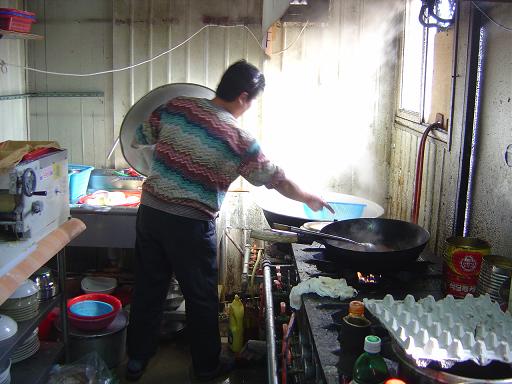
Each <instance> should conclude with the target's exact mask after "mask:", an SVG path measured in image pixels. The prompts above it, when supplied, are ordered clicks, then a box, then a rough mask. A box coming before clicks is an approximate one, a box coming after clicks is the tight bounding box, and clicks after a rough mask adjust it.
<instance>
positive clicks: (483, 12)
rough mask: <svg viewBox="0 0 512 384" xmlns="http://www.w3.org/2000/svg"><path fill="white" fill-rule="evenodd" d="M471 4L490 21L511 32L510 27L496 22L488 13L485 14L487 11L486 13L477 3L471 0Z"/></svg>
mask: <svg viewBox="0 0 512 384" xmlns="http://www.w3.org/2000/svg"><path fill="white" fill-rule="evenodd" d="M471 4H473V5H474V6H475V7H476V9H478V10H479V11H480V13H481V14H482V15H484V16H485V17H486V18H487V19H489V20H490V21H491V22H493V23H494V24H496V25H497V26H498V27H500V28H503V29H504V30H505V31H509V32H512V28H510V27H507V26H505V25H503V24H500V23H498V22H497V21H496V20H494V19H493V18H492V17H491V16H489V15H488V14H487V13H486V12H485V11H484V10H483V9H482V8H480V7H479V6H478V4H477V3H475V2H474V1H472V2H471Z"/></svg>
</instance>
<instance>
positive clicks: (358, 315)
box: [343, 300, 371, 328]
mask: <svg viewBox="0 0 512 384" xmlns="http://www.w3.org/2000/svg"><path fill="white" fill-rule="evenodd" d="M343 321H344V322H346V323H348V324H349V325H351V326H355V327H360V328H365V327H368V326H370V325H371V323H370V320H368V319H367V318H366V317H364V303H363V302H362V301H355V300H354V301H351V302H350V304H349V305H348V314H347V315H346V316H345V317H343Z"/></svg>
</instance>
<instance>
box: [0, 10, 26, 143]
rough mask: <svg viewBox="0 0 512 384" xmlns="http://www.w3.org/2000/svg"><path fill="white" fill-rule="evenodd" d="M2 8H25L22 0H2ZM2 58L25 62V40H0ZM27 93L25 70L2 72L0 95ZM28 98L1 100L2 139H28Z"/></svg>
mask: <svg viewBox="0 0 512 384" xmlns="http://www.w3.org/2000/svg"><path fill="white" fill-rule="evenodd" d="M0 7H2V8H16V9H24V8H23V1H21V0H0ZM0 59H1V60H4V61H5V62H7V63H10V64H15V65H24V64H25V40H22V39H6V38H4V39H2V40H0ZM24 93H25V72H24V71H22V70H19V69H16V68H13V67H11V68H9V72H8V73H2V72H0V96H4V95H20V94H24ZM26 108H27V104H26V99H25V98H23V97H20V98H16V99H12V100H0V141H4V140H26V138H27V136H28V135H27V120H26Z"/></svg>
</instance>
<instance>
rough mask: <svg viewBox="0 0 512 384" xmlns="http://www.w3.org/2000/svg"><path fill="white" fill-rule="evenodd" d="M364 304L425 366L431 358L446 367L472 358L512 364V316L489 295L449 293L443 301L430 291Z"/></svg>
mask: <svg viewBox="0 0 512 384" xmlns="http://www.w3.org/2000/svg"><path fill="white" fill-rule="evenodd" d="M364 303H365V307H366V308H367V309H368V310H369V311H370V312H371V313H372V314H373V315H374V316H375V317H376V318H378V319H379V321H380V322H381V323H382V325H383V326H384V327H385V328H386V329H387V330H388V331H389V333H390V335H391V336H392V337H393V338H394V339H395V341H396V342H397V343H398V344H399V345H400V346H401V347H402V348H403V350H404V351H405V352H406V353H407V354H408V355H409V356H411V357H412V358H413V359H414V360H416V364H417V365H418V366H420V367H426V366H427V365H428V364H429V363H430V362H431V361H438V362H440V364H441V366H442V367H443V368H450V367H452V366H453V365H454V364H455V363H457V362H462V361H467V360H472V361H474V362H475V363H476V364H478V365H487V364H489V363H490V362H491V361H493V360H498V361H502V362H505V363H511V362H512V353H511V350H510V346H511V345H512V332H511V331H512V316H511V315H510V314H509V313H504V312H503V311H502V310H501V309H500V306H499V304H498V303H496V302H494V301H492V300H491V298H490V297H489V295H482V296H479V297H477V298H475V297H473V295H471V294H468V295H467V296H466V297H465V298H464V299H455V298H454V297H453V296H452V295H448V296H446V297H445V298H444V299H441V300H438V301H435V299H434V298H433V297H432V296H430V295H429V296H427V297H426V298H423V299H420V300H418V301H416V300H415V299H414V297H413V296H412V295H407V296H406V297H405V299H404V300H394V298H393V296H392V295H389V294H388V295H386V296H385V297H384V299H383V300H374V299H364Z"/></svg>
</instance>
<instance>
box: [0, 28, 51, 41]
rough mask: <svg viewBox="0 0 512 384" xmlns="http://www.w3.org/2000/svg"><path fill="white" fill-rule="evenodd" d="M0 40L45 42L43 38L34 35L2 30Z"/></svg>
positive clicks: (0, 30)
mask: <svg viewBox="0 0 512 384" xmlns="http://www.w3.org/2000/svg"><path fill="white" fill-rule="evenodd" d="M0 39H26V40H43V36H41V35H34V34H33V33H22V32H12V31H6V30H5V29H0Z"/></svg>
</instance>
